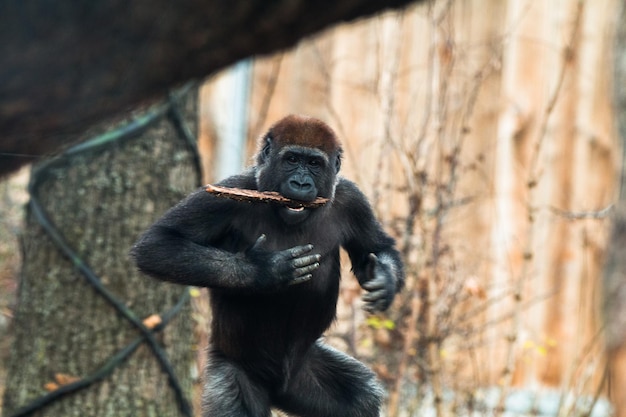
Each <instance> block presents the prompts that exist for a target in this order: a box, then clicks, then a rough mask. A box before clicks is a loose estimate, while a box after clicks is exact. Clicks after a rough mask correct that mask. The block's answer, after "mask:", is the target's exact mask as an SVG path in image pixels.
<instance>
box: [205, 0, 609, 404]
mask: <svg viewBox="0 0 626 417" xmlns="http://www.w3.org/2000/svg"><path fill="white" fill-rule="evenodd" d="M616 9H617V1H616V0H598V1H595V2H593V4H592V3H591V2H579V1H575V0H557V1H550V2H546V1H543V0H507V1H503V0H457V1H455V2H446V1H438V2H435V4H434V6H430V7H429V6H420V7H414V8H410V9H408V10H406V11H405V12H403V13H390V14H385V15H382V16H379V17H376V18H373V19H369V20H365V21H361V22H358V23H355V24H350V25H344V26H340V27H337V28H335V29H332V30H329V31H327V32H325V33H323V34H321V35H319V36H317V37H315V38H312V39H309V40H306V41H303V42H301V43H300V44H299V45H297V46H296V47H295V48H294V49H293V50H291V51H289V52H286V53H282V54H277V55H273V56H270V57H265V58H261V59H258V60H256V61H255V63H254V72H253V82H252V95H251V103H250V112H249V131H250V143H251V145H250V152H251V153H252V152H254V149H255V145H254V141H255V139H256V137H258V136H259V135H260V134H261V133H262V132H263V131H264V130H265V129H266V128H267V127H268V126H269V124H271V123H272V122H274V121H276V120H277V119H279V118H281V117H282V116H283V115H285V114H288V113H306V114H309V115H312V116H317V117H320V118H322V119H324V120H326V121H327V122H328V123H329V124H330V125H331V126H333V127H334V128H335V129H336V131H337V133H338V134H339V136H340V138H341V139H342V141H343V143H344V146H345V163H344V166H343V168H342V170H343V174H344V175H345V176H347V177H349V178H351V179H353V180H355V181H356V182H357V183H358V184H359V185H360V186H361V187H362V189H363V190H364V191H365V192H366V194H367V195H368V197H370V198H371V200H372V202H373V204H374V206H375V208H376V209H377V211H378V213H379V215H380V217H381V218H382V220H383V221H384V223H385V225H386V227H387V228H388V229H389V230H390V231H392V232H393V233H394V234H395V235H396V236H397V237H398V239H399V243H400V245H401V246H402V247H403V248H406V249H407V257H406V260H407V266H408V270H409V272H410V276H409V286H408V288H407V291H405V293H404V294H403V296H402V297H400V298H399V300H398V301H397V304H396V313H391V315H390V317H392V318H393V319H394V320H398V321H399V326H400V328H401V329H402V331H403V334H404V342H402V341H400V342H398V344H396V345H394V346H395V350H394V352H396V353H397V355H399V357H400V359H399V360H398V361H397V362H395V363H392V364H389V365H388V366H397V367H398V371H397V372H395V371H393V370H392V371H391V373H393V374H394V375H395V376H397V375H400V374H402V375H408V374H409V373H410V369H413V368H412V366H414V364H413V362H412V361H413V358H414V357H415V355H418V356H419V349H417V350H418V353H417V354H416V353H415V346H420V345H419V343H420V340H421V341H422V343H427V344H428V343H431V346H430V347H429V348H428V351H427V352H426V353H425V354H424V355H425V356H424V357H425V358H426V359H427V360H428V361H429V364H430V366H432V367H433V369H434V370H436V371H437V372H438V373H439V374H440V377H439V380H438V381H435V383H440V384H443V385H446V384H447V385H455V384H456V385H458V386H460V388H463V384H465V383H463V382H460V380H461V379H462V378H456V376H457V375H462V376H463V378H466V379H467V381H470V382H467V383H468V384H476V385H480V384H503V385H505V386H509V385H510V384H516V385H533V386H534V385H540V386H542V385H546V386H553V387H563V388H567V389H568V390H572V391H574V392H586V393H593V392H595V390H596V388H597V386H598V385H599V384H600V383H601V378H600V376H601V375H602V373H603V369H604V368H603V367H604V361H605V358H604V356H603V354H602V349H603V344H602V337H601V330H600V327H601V323H600V317H599V316H598V310H599V302H600V298H599V296H600V291H601V287H600V277H601V263H602V256H603V247H604V245H605V237H606V236H605V235H606V226H607V220H606V216H605V215H604V214H605V212H604V211H603V209H605V208H606V207H608V206H609V205H610V204H611V202H612V201H613V200H614V197H615V178H616V176H615V173H616V159H617V157H618V155H617V153H618V152H617V143H616V137H615V134H614V131H613V115H612V110H611V106H610V97H611V96H610V93H611V78H610V68H611V61H610V50H611V46H612V34H613V29H614V26H613V24H614V19H613V16H614V15H615V13H616ZM206 91H207V92H206V93H205V103H208V102H209V99H208V98H207V97H209V96H210V91H211V89H210V87H209V88H207V89H206ZM215 110H216V109H212V111H215ZM204 129H205V132H209V131H210V127H206V126H205V128H204ZM214 134H219V132H214ZM207 135H208V133H207ZM207 137H208V136H206V135H205V139H206V138H207ZM205 142H207V141H206V140H205ZM411 207H412V209H411ZM407 218H411V219H413V220H414V222H413V223H412V222H407V220H406V219H407ZM407 227H410V229H411V230H407ZM344 285H346V286H347V287H346V288H345V294H346V296H347V295H348V294H353V292H352V291H353V287H350V286H353V285H354V282H353V280H344ZM418 288H422V289H424V288H426V289H427V291H426V292H427V293H428V296H426V297H425V298H424V296H423V293H422V294H421V295H420V294H418V291H417V289H418ZM350 299H351V298H350ZM400 304H402V305H403V306H404V307H405V308H404V309H403V314H404V315H400V313H398V311H399V310H401V309H400ZM342 311H343V310H342ZM342 311H340V318H341V314H342ZM347 311H349V312H354V310H352V309H348V310H347ZM394 314H395V315H394ZM362 317H363V316H362V315H358V314H357V319H362ZM412 319H413V321H411V320H412ZM407 323H409V324H410V325H411V326H414V328H412V329H410V330H407V327H406V326H407ZM340 324H341V323H340ZM363 334H365V333H363ZM427 336H428V337H430V338H432V339H435V340H436V342H425V340H426V339H427V338H428V337H427ZM363 337H365V336H363ZM407 337H409V338H411V343H407V342H406V338H407ZM415 343H417V345H416V344H415ZM364 354H366V353H364ZM374 360H375V359H374ZM412 364H413V365H412ZM407 378H409V377H408V376H407ZM409 380H410V378H409Z"/></svg>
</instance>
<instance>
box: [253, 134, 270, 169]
mask: <svg viewBox="0 0 626 417" xmlns="http://www.w3.org/2000/svg"><path fill="white" fill-rule="evenodd" d="M273 139H274V138H272V135H271V134H270V133H268V134H267V135H265V137H264V138H263V147H262V148H261V152H259V157H258V158H257V163H258V164H260V165H261V164H264V163H265V162H267V160H268V158H269V156H270V153H271V152H272V140H273Z"/></svg>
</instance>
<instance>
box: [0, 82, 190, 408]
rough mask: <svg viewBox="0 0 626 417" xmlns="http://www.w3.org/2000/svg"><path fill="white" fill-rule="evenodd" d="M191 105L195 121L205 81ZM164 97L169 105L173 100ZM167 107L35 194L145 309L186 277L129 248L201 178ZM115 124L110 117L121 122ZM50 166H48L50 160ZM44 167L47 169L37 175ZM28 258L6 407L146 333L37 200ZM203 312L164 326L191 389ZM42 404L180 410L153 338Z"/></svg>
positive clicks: (29, 224)
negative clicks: (137, 257)
mask: <svg viewBox="0 0 626 417" xmlns="http://www.w3.org/2000/svg"><path fill="white" fill-rule="evenodd" d="M181 107H184V109H182V113H183V114H184V119H185V121H186V125H187V126H189V127H190V128H191V131H192V132H193V133H192V134H194V135H195V131H196V120H195V117H196V91H195V90H194V91H193V93H190V94H187V96H186V97H185V98H184V99H183V104H182V105H181ZM162 108H165V107H162ZM171 114H172V113H171V112H169V113H168V112H167V111H165V112H162V114H160V116H158V117H157V118H156V120H155V121H154V122H153V123H151V124H150V125H149V126H148V127H147V128H145V129H143V131H142V132H141V133H140V134H138V135H132V137H128V135H127V136H125V138H124V139H122V140H117V141H115V142H113V143H111V144H109V145H106V146H105V147H99V148H95V149H93V150H88V151H86V152H80V153H77V154H71V155H67V154H66V155H65V156H64V157H61V158H59V159H58V160H57V162H55V163H54V164H50V165H49V166H48V167H47V168H43V169H41V168H40V169H39V170H37V169H35V170H34V171H33V176H39V178H40V180H39V182H38V186H37V188H36V189H35V190H31V193H32V195H31V198H32V199H33V200H38V201H39V203H40V204H41V206H42V207H43V208H44V210H45V211H46V212H47V213H48V216H49V217H50V219H51V220H52V222H53V223H54V225H55V226H56V228H57V229H58V230H59V231H60V233H61V234H62V235H63V236H64V238H65V241H66V242H67V243H68V245H69V246H70V247H71V248H72V249H73V250H74V252H76V254H77V255H78V257H79V258H80V260H81V261H82V262H83V263H84V264H86V265H88V266H89V267H90V268H91V269H92V270H93V272H94V273H95V274H96V275H97V276H98V277H99V278H100V281H101V282H102V284H104V286H105V287H106V288H108V290H109V291H110V292H112V293H113V294H114V296H115V297H117V298H118V299H119V300H121V301H122V303H123V304H124V305H125V306H126V307H128V308H129V309H131V310H132V311H133V312H134V314H135V315H136V317H137V318H138V319H139V321H141V320H143V319H144V318H146V317H148V316H150V315H152V314H155V313H156V314H160V313H164V312H165V311H167V310H169V309H171V308H172V307H173V306H174V305H176V304H177V303H178V302H179V300H180V299H181V297H182V296H183V295H184V294H185V292H186V291H187V288H185V287H182V286H176V285H171V284H166V283H161V282H157V281H156V280H152V279H149V278H147V277H145V276H142V275H140V274H139V273H138V272H137V271H136V268H135V266H134V264H133V262H132V261H131V259H130V257H129V255H128V253H129V249H130V247H131V245H132V244H133V242H134V241H135V239H136V238H137V237H138V235H139V234H140V233H141V232H142V231H143V230H145V229H146V228H147V227H148V226H149V225H150V224H151V223H152V222H153V221H154V220H155V219H156V218H157V217H159V216H160V215H161V214H162V213H163V212H164V211H165V210H166V209H168V208H169V207H170V206H172V205H173V204H174V203H175V202H177V201H178V200H180V199H181V198H182V197H183V196H184V195H186V194H187V193H188V192H189V191H191V190H192V189H193V188H194V187H195V186H196V185H197V182H198V178H199V172H198V170H197V165H196V159H195V153H194V150H193V149H192V148H191V147H190V146H189V145H188V144H187V143H186V142H185V140H184V139H183V138H182V137H181V135H180V134H179V131H178V130H177V129H176V125H175V123H172V120H173V119H171V118H169V117H168V116H169V115H171ZM105 128H107V129H110V128H111V126H106V127H105ZM42 171H43V172H42ZM35 178H36V177H35ZM23 252H24V258H23V270H22V275H21V282H20V289H19V306H18V307H17V311H16V315H15V336H16V339H15V342H14V345H13V348H12V353H11V360H10V362H9V370H8V378H7V384H6V385H7V388H6V392H5V400H4V416H12V415H14V413H15V412H16V410H18V409H19V408H21V407H24V406H25V405H27V404H29V403H30V402H31V401H32V400H33V399H35V398H37V397H40V396H42V395H45V394H46V390H45V389H44V386H45V385H46V384H47V383H49V382H51V381H52V380H53V378H54V375H56V374H58V373H62V374H67V375H70V376H75V377H78V378H84V377H86V376H88V375H90V374H92V373H94V372H95V371H96V370H97V369H99V368H100V367H102V366H103V364H105V363H106V362H107V361H108V360H109V359H110V358H111V357H112V356H113V355H115V354H116V353H117V352H119V351H120V350H121V349H123V348H124V347H125V346H127V345H128V344H129V343H131V342H133V340H137V338H138V337H141V333H140V331H138V328H137V326H136V325H133V324H131V323H130V321H129V320H127V319H125V318H124V317H122V315H121V314H120V313H118V312H117V311H116V310H115V309H114V308H113V307H112V305H111V304H110V303H109V302H107V301H106V300H105V298H103V297H102V296H101V295H100V294H99V293H98V292H97V291H95V289H94V287H93V286H91V285H90V284H89V283H88V282H87V281H86V279H85V277H84V275H83V274H81V272H79V270H78V267H80V265H81V263H80V262H77V260H75V259H74V260H70V259H68V257H67V256H66V255H64V254H63V253H62V252H61V250H60V249H59V247H58V246H57V245H56V244H55V243H54V242H53V241H52V239H51V237H50V235H49V234H47V233H46V231H44V229H43V228H42V226H41V225H40V224H39V223H38V220H37V218H36V210H35V209H34V206H33V201H31V204H30V206H29V210H28V213H27V218H26V226H25V232H24V236H23ZM192 327H193V321H192V320H191V316H190V309H189V303H186V304H185V306H184V307H183V309H182V310H181V311H180V312H179V313H178V314H177V316H176V317H174V318H173V319H172V321H171V322H170V323H169V325H167V326H166V327H165V329H164V330H163V331H162V332H159V333H156V334H155V338H156V339H157V341H158V342H159V344H160V345H162V346H163V348H164V350H165V352H166V353H167V356H168V358H169V361H170V362H171V364H172V367H173V370H174V373H175V375H176V376H177V378H178V380H179V382H180V384H181V385H182V388H183V392H184V394H185V396H186V397H187V398H188V397H189V393H190V391H191V375H190V372H191V368H192V362H193V359H194V358H193V352H192V349H191V346H192ZM34 415H37V416H81V417H86V416H98V417H103V416H115V417H123V416H129V417H130V416H133V417H136V416H161V415H162V416H178V415H182V414H181V411H180V404H179V400H178V398H177V396H176V394H175V391H174V390H173V389H172V386H171V384H170V382H169V379H168V375H167V374H166V373H165V372H164V371H163V368H162V366H161V364H160V362H159V361H158V360H157V359H156V358H155V354H154V352H153V349H151V347H150V346H149V345H148V343H146V341H145V340H144V341H143V343H141V344H140V345H139V347H138V348H137V349H136V350H135V351H134V352H133V353H132V354H131V355H130V356H129V357H128V358H127V359H126V360H125V361H123V362H122V363H121V364H120V365H119V366H118V367H116V368H115V370H114V371H113V372H112V373H111V374H110V375H109V376H108V377H106V378H105V379H103V380H101V381H99V382H97V383H95V384H92V385H90V386H89V387H87V388H86V389H82V390H80V391H77V392H74V393H71V394H68V395H65V396H63V397H61V398H60V399H58V400H57V401H54V402H52V403H51V404H49V405H47V406H45V407H43V408H41V409H40V410H38V411H37V412H36V413H35V414H34Z"/></svg>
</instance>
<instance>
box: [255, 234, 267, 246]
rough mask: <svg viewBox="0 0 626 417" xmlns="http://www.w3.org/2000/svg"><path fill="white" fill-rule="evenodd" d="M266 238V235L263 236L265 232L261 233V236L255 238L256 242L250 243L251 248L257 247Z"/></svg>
mask: <svg viewBox="0 0 626 417" xmlns="http://www.w3.org/2000/svg"><path fill="white" fill-rule="evenodd" d="M266 240H267V236H265V233H263V234H262V235H261V236H259V237H258V238H257V240H256V242H254V245H252V250H257V249H259V248H260V247H261V245H263V243H265V241H266Z"/></svg>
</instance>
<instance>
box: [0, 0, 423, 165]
mask: <svg viewBox="0 0 626 417" xmlns="http://www.w3.org/2000/svg"><path fill="white" fill-rule="evenodd" d="M411 1H412V0H342V1H333V0H322V1H315V2H313V1H299V0H273V1H268V0H228V1H226V0H215V1H208V0H181V1H170V0H150V1H122V0H102V1H92V0H60V1H40V0H7V1H3V2H0V62H1V63H2V64H1V65H0V80H1V82H0V176H2V175H4V174H7V173H8V172H11V171H12V170H14V169H16V168H17V167H19V166H20V165H22V164H24V163H27V162H30V161H32V160H34V159H37V158H38V157H41V156H44V155H45V154H47V153H50V152H53V151H55V150H57V149H58V148H59V147H61V146H63V145H64V144H66V143H68V142H71V141H72V140H75V139H76V138H77V136H78V134H79V133H81V132H82V131H84V130H85V129H86V128H87V127H89V126H91V125H92V124H94V123H95V122H99V121H103V120H105V119H109V118H111V117H114V116H115V115H118V114H123V113H125V112H127V111H128V110H129V109H132V108H135V107H137V106H139V105H141V104H142V103H145V102H147V101H151V100H154V99H155V98H158V97H162V96H164V95H165V94H166V92H167V91H169V90H171V89H172V87H175V86H177V85H180V84H182V83H184V82H186V81H188V80H190V79H202V78H204V77H206V76H208V75H210V74H212V73H214V72H215V71H216V70H218V69H220V68H223V67H225V66H227V65H229V64H232V63H234V62H236V61H238V60H240V59H242V58H245V57H247V56H251V55H256V54H265V53H269V52H272V51H276V50H278V49H282V48H286V47H288V46H291V45H293V44H294V43H296V42H297V41H298V40H299V39H301V38H303V37H304V36H306V35H309V34H312V33H314V32H316V31H319V30H321V29H323V28H325V27H327V26H329V25H330V24H332V23H336V22H340V21H344V20H353V19H356V18H359V17H363V16H367V15H371V14H373V13H375V12H378V11H382V10H384V9H386V8H394V7H401V6H404V5H405V4H408V3H410V2H411ZM417 1H420V0H417Z"/></svg>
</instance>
